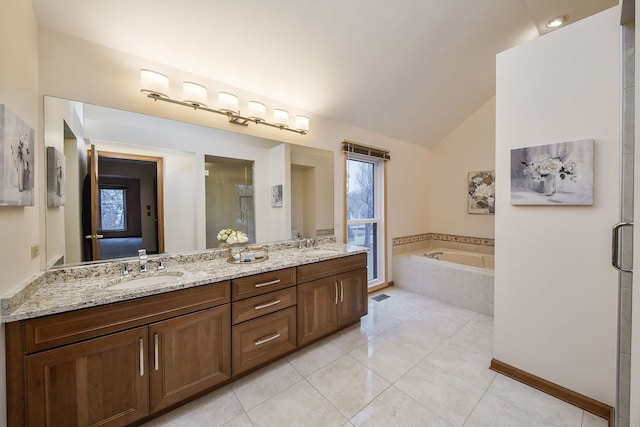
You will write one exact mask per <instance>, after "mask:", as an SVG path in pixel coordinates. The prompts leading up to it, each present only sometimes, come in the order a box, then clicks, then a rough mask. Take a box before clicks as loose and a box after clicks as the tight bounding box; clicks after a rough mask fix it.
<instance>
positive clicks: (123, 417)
mask: <svg viewBox="0 0 640 427" xmlns="http://www.w3.org/2000/svg"><path fill="white" fill-rule="evenodd" d="M230 300H231V292H230V283H229V282H228V281H227V282H222V283H215V284H211V285H205V286H200V287H196V288H190V289H185V290H181V291H175V292H170V293H167V294H162V295H155V296H151V297H145V298H140V299H137V300H130V301H125V302H121V303H114V304H109V305H105V306H99V307H93V308H89V309H84V310H79V311H75V312H67V313H61V314H56V315H51V316H46V317H40V318H36V319H30V320H26V321H22V322H15V323H13V324H9V325H11V326H8V330H9V336H10V338H11V341H12V343H16V344H18V343H19V342H20V341H22V343H20V344H18V345H16V347H15V348H12V349H9V348H7V360H8V365H9V366H8V368H9V369H11V368H13V367H14V366H16V367H17V368H18V369H20V367H22V369H24V374H23V375H24V377H25V381H24V388H22V386H20V382H19V381H13V380H12V381H8V382H7V388H8V396H9V401H10V402H12V403H11V405H10V408H9V414H8V419H9V425H10V426H25V425H26V426H34V427H35V426H38V427H40V426H56V427H57V426H98V425H99V426H125V425H128V424H131V423H133V422H135V421H137V420H140V419H143V418H145V417H146V416H148V415H149V414H150V413H153V412H156V411H158V410H160V409H163V408H166V407H168V406H170V405H173V404H175V403H178V402H180V401H182V400H185V399H186V398H188V397H190V396H193V395H195V394H197V393H199V392H201V391H204V390H207V389H210V388H212V387H213V386H215V385H216V384H219V383H221V382H223V381H226V380H227V379H229V378H230V377H231V360H230V354H231V304H230ZM20 332H22V333H23V340H19V337H18V336H17V335H16V334H17V333H20ZM19 353H22V355H20V354H19ZM20 360H22V362H20ZM20 395H22V396H23V397H22V399H24V400H25V401H26V405H23V406H22V407H20V406H19V405H15V404H14V402H18V401H20Z"/></svg>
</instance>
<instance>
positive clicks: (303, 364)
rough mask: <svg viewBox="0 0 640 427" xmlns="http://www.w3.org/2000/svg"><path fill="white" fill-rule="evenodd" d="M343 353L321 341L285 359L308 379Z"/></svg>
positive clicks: (331, 344)
mask: <svg viewBox="0 0 640 427" xmlns="http://www.w3.org/2000/svg"><path fill="white" fill-rule="evenodd" d="M344 354H345V353H344V351H342V350H340V349H339V348H338V347H337V346H336V345H334V344H333V343H332V342H330V341H328V340H322V341H320V342H318V343H315V344H312V345H310V346H309V347H307V348H305V349H303V350H301V351H298V352H295V353H294V354H292V355H291V356H289V357H287V360H288V361H289V363H290V364H291V365H292V366H293V367H294V368H296V369H297V370H298V372H300V374H301V375H303V376H305V377H308V376H309V375H311V374H313V373H314V372H315V371H317V370H318V369H320V368H324V367H325V366H327V365H328V364H329V363H331V362H333V361H334V360H338V359H339V358H341V357H342V356H344Z"/></svg>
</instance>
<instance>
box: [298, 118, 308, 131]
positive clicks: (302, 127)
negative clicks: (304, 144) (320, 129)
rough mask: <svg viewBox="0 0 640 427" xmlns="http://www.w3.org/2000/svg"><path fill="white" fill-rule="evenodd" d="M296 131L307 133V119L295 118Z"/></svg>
mask: <svg viewBox="0 0 640 427" xmlns="http://www.w3.org/2000/svg"><path fill="white" fill-rule="evenodd" d="M296 130H299V131H302V132H305V133H306V132H309V117H305V116H296Z"/></svg>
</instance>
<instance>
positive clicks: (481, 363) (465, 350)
mask: <svg viewBox="0 0 640 427" xmlns="http://www.w3.org/2000/svg"><path fill="white" fill-rule="evenodd" d="M427 360H428V361H429V362H431V363H433V364H434V365H436V366H438V367H440V368H442V369H445V370H447V371H449V372H451V373H453V374H454V375H456V376H457V377H459V378H462V379H463V380H465V381H467V382H470V383H471V384H473V385H475V386H478V387H480V388H482V389H483V390H484V389H486V388H487V387H489V385H490V384H491V382H492V381H493V379H494V378H495V377H496V375H497V374H496V373H495V372H494V371H492V370H490V369H489V364H490V363H491V354H489V353H486V352H479V351H477V350H475V349H472V348H469V347H466V346H464V345H460V344H457V343H455V342H452V341H447V342H446V343H444V344H443V345H441V346H440V347H438V348H437V349H436V350H434V351H433V352H432V353H431V354H429V356H427Z"/></svg>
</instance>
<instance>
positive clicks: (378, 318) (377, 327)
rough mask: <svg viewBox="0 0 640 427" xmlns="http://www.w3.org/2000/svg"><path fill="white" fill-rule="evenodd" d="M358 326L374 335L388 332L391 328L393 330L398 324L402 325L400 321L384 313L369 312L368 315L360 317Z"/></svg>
mask: <svg viewBox="0 0 640 427" xmlns="http://www.w3.org/2000/svg"><path fill="white" fill-rule="evenodd" d="M360 324H361V325H362V326H363V327H364V328H366V329H368V330H370V331H372V332H374V333H376V334H381V333H383V332H385V331H388V330H389V329H391V328H394V327H396V326H398V325H400V324H402V320H400V319H398V318H397V317H394V316H393V315H391V314H389V313H385V312H380V311H376V310H369V314H367V315H366V316H364V317H362V319H360Z"/></svg>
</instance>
